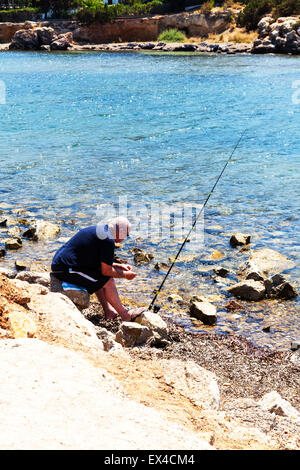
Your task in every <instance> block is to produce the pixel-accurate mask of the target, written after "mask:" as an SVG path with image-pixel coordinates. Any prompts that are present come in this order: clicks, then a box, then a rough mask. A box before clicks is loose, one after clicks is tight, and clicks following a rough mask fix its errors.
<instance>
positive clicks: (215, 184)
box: [148, 127, 247, 310]
mask: <svg viewBox="0 0 300 470" xmlns="http://www.w3.org/2000/svg"><path fill="white" fill-rule="evenodd" d="M246 131H247V127H246V128H245V129H244V131H243V132H242V133H241V135H240V138H239V139H238V141H237V143H236V145H235V146H234V148H233V149H232V152H231V154H230V156H229V158H228V159H227V160H226V163H225V165H224V167H223V168H222V171H221V173H220V174H219V176H218V178H217V179H216V181H215V183H214V185H213V187H212V189H211V190H210V192H209V193H208V195H207V197H206V199H205V201H204V203H203V205H202V207H201V209H200V211H199V213H198V215H197V217H196V219H195V220H194V222H193V224H192V226H191V228H190V230H189V232H188V234H187V235H186V237H185V239H184V240H183V243H182V244H181V246H180V248H179V250H178V251H177V254H176V256H175V258H174V259H173V261H172V263H171V265H170V267H169V269H168V271H167V273H166V274H165V276H164V278H163V280H162V282H161V284H160V286H159V288H158V289H157V290H156V292H155V295H154V297H153V299H152V301H151V303H150V305H149V307H148V310H151V309H152V308H153V306H154V302H155V301H156V299H157V297H158V295H159V293H160V291H161V290H162V288H163V286H164V284H165V282H166V280H167V278H168V276H169V274H170V272H171V270H172V268H173V266H174V264H175V263H176V261H177V259H178V257H179V255H180V253H181V252H182V250H183V247H184V246H185V244H186V242H187V240H188V239H189V236H190V234H191V233H192V231H193V230H194V228H195V227H196V224H197V221H198V219H199V217H200V215H201V214H202V212H203V211H204V208H205V206H206V204H207V203H208V201H209V199H210V197H211V196H212V194H213V192H214V190H215V189H216V186H217V184H218V183H219V181H220V179H221V178H222V176H223V173H224V171H225V170H226V168H227V165H228V163H229V162H230V160H231V159H232V157H233V155H234V153H235V151H236V149H237V148H238V146H239V145H240V142H241V140H242V138H243V137H244V135H245V133H246Z"/></svg>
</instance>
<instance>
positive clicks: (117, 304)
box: [103, 278, 145, 321]
mask: <svg viewBox="0 0 300 470" xmlns="http://www.w3.org/2000/svg"><path fill="white" fill-rule="evenodd" d="M103 289H104V291H105V298H106V301H107V302H108V303H109V304H110V305H111V306H112V307H113V308H114V309H115V310H116V311H117V312H118V314H119V315H120V317H121V318H122V320H123V321H131V320H132V319H134V318H136V317H137V316H138V315H140V314H141V313H142V312H143V311H144V310H145V308H139V309H137V310H135V311H131V310H128V309H127V308H125V307H124V306H123V305H122V302H121V300H120V297H119V294H118V291H117V288H116V284H115V281H114V279H113V278H110V280H109V281H108V282H107V283H106V284H105V286H104V287H103Z"/></svg>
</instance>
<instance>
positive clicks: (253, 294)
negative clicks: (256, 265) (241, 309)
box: [227, 279, 266, 301]
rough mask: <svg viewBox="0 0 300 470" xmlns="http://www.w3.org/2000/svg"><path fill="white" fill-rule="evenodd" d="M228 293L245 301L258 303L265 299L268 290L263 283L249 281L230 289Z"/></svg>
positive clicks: (239, 283)
mask: <svg viewBox="0 0 300 470" xmlns="http://www.w3.org/2000/svg"><path fill="white" fill-rule="evenodd" d="M227 292H229V293H230V294H233V295H234V296H235V297H239V298H240V299H243V300H253V301H258V300H262V299H263V298H264V297H265V294H266V288H265V285H264V283H263V282H259V281H254V280H253V279H248V280H245V281H241V282H238V283H237V284H235V285H234V286H232V287H229V289H227Z"/></svg>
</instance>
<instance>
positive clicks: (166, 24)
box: [74, 11, 231, 43]
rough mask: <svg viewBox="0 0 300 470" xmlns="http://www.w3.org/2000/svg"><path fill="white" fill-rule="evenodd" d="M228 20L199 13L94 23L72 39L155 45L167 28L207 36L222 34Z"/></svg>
mask: <svg viewBox="0 0 300 470" xmlns="http://www.w3.org/2000/svg"><path fill="white" fill-rule="evenodd" d="M230 20H231V13H230V12H229V11H228V12H219V13H201V14H187V13H179V14H177V15H157V16H154V17H151V18H132V19H130V18H127V19H121V18H120V19H116V20H114V21H112V22H111V23H107V24H104V25H101V24H97V23H94V24H92V25H89V26H80V27H79V28H78V29H76V30H75V31H74V39H75V40H77V41H88V42H91V43H106V42H118V41H120V42H126V41H155V40H156V39H157V38H158V36H159V34H160V33H161V32H162V31H164V30H165V29H168V28H177V29H179V30H181V31H183V32H184V33H185V34H186V35H187V36H188V37H191V36H207V35H208V33H221V32H223V31H225V30H226V29H227V28H228V26H229V24H230Z"/></svg>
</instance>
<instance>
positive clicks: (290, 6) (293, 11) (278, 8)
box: [272, 0, 300, 18]
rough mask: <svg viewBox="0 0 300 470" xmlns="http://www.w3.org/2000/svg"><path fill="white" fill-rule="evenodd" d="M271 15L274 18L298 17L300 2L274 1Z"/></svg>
mask: <svg viewBox="0 0 300 470" xmlns="http://www.w3.org/2000/svg"><path fill="white" fill-rule="evenodd" d="M272 13H273V16H274V17H275V18H279V17H280V16H292V15H300V0H283V1H282V0H274V9H273V11H272Z"/></svg>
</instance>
